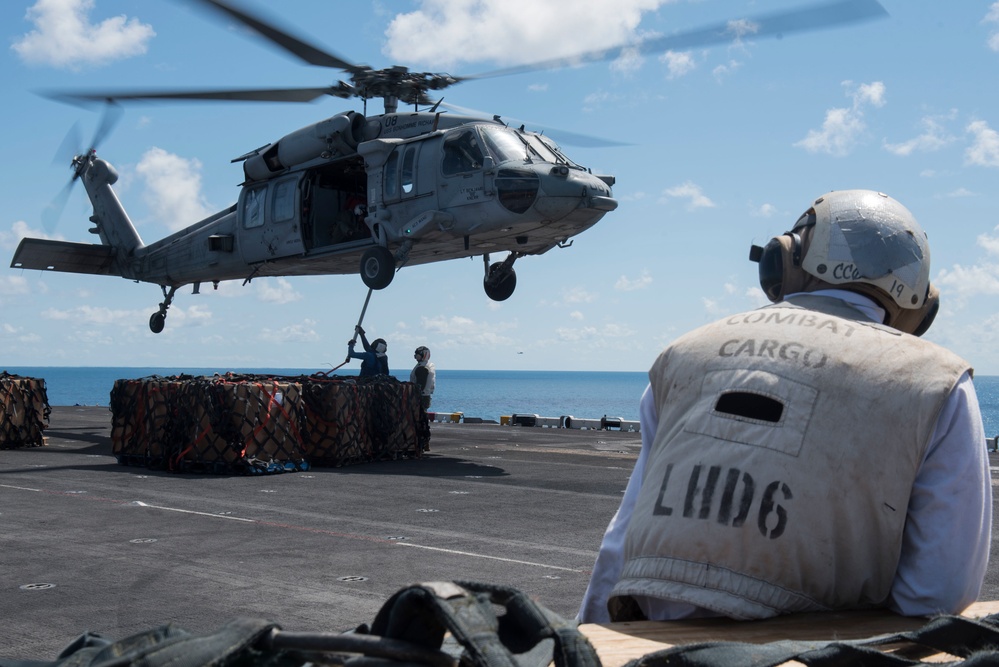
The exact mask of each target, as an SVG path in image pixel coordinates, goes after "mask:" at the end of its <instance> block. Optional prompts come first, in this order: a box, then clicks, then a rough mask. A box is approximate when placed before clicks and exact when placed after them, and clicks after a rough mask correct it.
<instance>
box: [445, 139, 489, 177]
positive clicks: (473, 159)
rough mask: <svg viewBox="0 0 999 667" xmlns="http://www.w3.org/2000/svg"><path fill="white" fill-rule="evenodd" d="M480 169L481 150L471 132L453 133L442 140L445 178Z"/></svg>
mask: <svg viewBox="0 0 999 667" xmlns="http://www.w3.org/2000/svg"><path fill="white" fill-rule="evenodd" d="M481 167H482V149H481V148H480V147H479V142H478V140H477V139H476V138H475V132H473V131H472V130H462V131H461V132H455V133H454V134H452V135H450V136H448V137H447V138H446V139H444V162H443V164H442V169H443V171H444V175H445V176H453V175H454V174H460V173H463V172H467V171H474V170H476V169H479V168H481Z"/></svg>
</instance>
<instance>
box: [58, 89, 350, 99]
mask: <svg viewBox="0 0 999 667" xmlns="http://www.w3.org/2000/svg"><path fill="white" fill-rule="evenodd" d="M41 94H42V95H44V96H45V97H48V98H50V99H54V100H58V101H60V102H69V103H77V102H100V101H103V100H113V101H116V102H120V101H125V100H135V101H141V100H221V101H230V102H312V101H313V100H316V99H319V98H320V97H322V96H323V95H332V96H334V97H350V96H351V94H350V93H342V92H341V91H340V89H339V88H336V87H332V86H324V87H322V88H259V89H230V90H174V91H170V90H149V91H136V90H131V91H120V92H113V91H106V92H102V93H66V92H47V93H46V92H43V93H41Z"/></svg>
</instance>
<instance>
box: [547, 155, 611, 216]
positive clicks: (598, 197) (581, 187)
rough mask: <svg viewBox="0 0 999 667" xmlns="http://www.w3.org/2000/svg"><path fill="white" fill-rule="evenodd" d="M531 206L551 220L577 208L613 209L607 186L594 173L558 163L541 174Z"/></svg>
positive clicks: (598, 210) (577, 209)
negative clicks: (533, 202) (578, 170)
mask: <svg viewBox="0 0 999 667" xmlns="http://www.w3.org/2000/svg"><path fill="white" fill-rule="evenodd" d="M534 208H535V209H536V210H537V211H538V212H539V213H541V214H542V215H544V216H545V217H547V218H550V219H551V220H561V219H562V218H564V217H566V216H568V215H570V214H571V213H573V212H574V211H579V209H591V210H593V211H594V212H595V213H596V212H599V213H600V214H603V213H606V212H608V211H613V210H614V209H616V208H617V200H616V199H614V198H613V196H612V194H611V189H610V186H608V185H607V183H606V182H604V181H603V180H601V179H600V178H597V177H596V176H594V175H592V174H590V173H586V172H576V171H573V170H571V169H568V168H565V167H562V168H561V169H559V167H558V166H556V167H554V168H552V169H551V170H550V171H549V173H546V174H542V175H541V188H540V193H539V196H538V199H537V201H536V202H535V204H534Z"/></svg>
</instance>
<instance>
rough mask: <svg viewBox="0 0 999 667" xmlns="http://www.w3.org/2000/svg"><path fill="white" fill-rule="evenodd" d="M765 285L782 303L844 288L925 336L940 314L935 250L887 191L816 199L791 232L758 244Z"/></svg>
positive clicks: (897, 324)
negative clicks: (792, 296) (932, 280)
mask: <svg viewBox="0 0 999 667" xmlns="http://www.w3.org/2000/svg"><path fill="white" fill-rule="evenodd" d="M749 258H750V259H751V260H753V261H756V262H759V265H760V267H759V269H760V287H762V288H763V291H764V292H765V293H766V295H767V298H769V299H770V300H771V301H774V302H777V301H780V300H781V299H783V298H784V297H785V296H786V295H788V294H792V293H794V292H810V291H814V290H816V289H822V288H831V287H842V288H843V289H849V290H852V291H855V292H860V293H861V294H864V295H866V296H868V297H870V298H872V299H874V300H875V301H876V302H877V303H878V305H880V306H881V307H882V308H884V310H885V314H886V315H885V322H884V323H885V324H887V325H889V326H891V327H894V328H895V329H899V330H900V331H905V332H907V333H912V334H915V335H917V336H920V335H922V334H923V333H924V332H925V331H926V330H927V329H928V328H929V326H930V324H931V323H932V322H933V318H934V317H935V316H936V313H937V310H938V309H939V305H940V302H939V297H940V294H939V292H938V291H937V290H936V288H934V287H932V286H931V285H930V247H929V244H928V243H927V240H926V232H924V231H923V229H922V228H921V227H920V226H919V223H918V222H916V219H915V218H914V217H913V215H912V213H910V212H909V210H908V209H907V208H905V207H904V206H902V205H901V204H900V203H898V202H897V201H895V200H894V199H892V198H891V197H889V196H888V195H886V194H883V193H880V192H873V191H871V190H841V191H837V192H830V193H828V194H826V195H823V196H821V197H819V198H818V199H816V200H815V202H814V203H813V204H812V207H811V208H809V209H808V210H807V211H805V212H804V213H803V214H802V215H801V217H800V218H798V221H797V222H796V223H794V226H793V227H792V228H791V231H789V232H785V233H784V234H782V235H781V236H778V237H775V238H773V239H771V241H770V242H769V243H768V244H767V245H766V247H763V248H760V247H759V246H753V248H752V249H751V250H750V255H749Z"/></svg>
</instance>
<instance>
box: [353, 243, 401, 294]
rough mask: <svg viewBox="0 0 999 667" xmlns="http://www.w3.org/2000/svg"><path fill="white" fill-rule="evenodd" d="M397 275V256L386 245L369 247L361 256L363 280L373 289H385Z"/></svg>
mask: <svg viewBox="0 0 999 667" xmlns="http://www.w3.org/2000/svg"><path fill="white" fill-rule="evenodd" d="M394 276H395V257H393V256H392V253H391V252H390V251H389V249H388V248H386V247H385V246H380V245H378V246H375V247H373V248H368V249H367V250H365V251H364V255H362V256H361V280H363V281H364V284H365V285H367V286H368V287H370V288H371V289H385V288H386V287H388V286H389V283H391V282H392V278H393V277H394Z"/></svg>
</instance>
